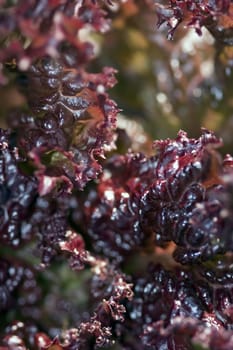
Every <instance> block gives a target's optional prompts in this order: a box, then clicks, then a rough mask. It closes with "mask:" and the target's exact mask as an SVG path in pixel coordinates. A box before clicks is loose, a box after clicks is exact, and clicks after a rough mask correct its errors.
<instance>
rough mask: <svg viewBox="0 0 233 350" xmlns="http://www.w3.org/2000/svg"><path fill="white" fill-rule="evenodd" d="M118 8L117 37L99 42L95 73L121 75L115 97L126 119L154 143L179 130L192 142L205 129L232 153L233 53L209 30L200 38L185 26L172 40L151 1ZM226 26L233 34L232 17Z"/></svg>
mask: <svg viewBox="0 0 233 350" xmlns="http://www.w3.org/2000/svg"><path fill="white" fill-rule="evenodd" d="M163 3H164V2H163ZM114 6H115V7H114V10H115V11H112V12H111V16H112V29H111V31H109V32H108V33H106V35H105V36H102V37H101V38H96V37H95V39H96V52H97V59H96V61H95V67H94V68H96V69H99V68H100V67H102V66H105V65H107V66H112V67H114V68H116V69H117V70H118V75H117V79H118V84H117V85H116V86H115V88H114V89H113V90H112V91H111V95H112V97H113V98H114V99H115V100H116V102H117V103H118V105H119V107H120V108H121V109H122V111H123V114H124V115H125V116H127V117H128V118H130V120H134V121H137V122H138V123H139V124H142V125H143V127H144V128H145V130H146V131H147V133H148V134H149V135H150V136H151V137H152V138H153V139H158V138H167V137H174V136H175V135H176V134H177V132H178V130H179V129H183V130H185V131H187V132H188V134H189V135H190V137H198V136H199V134H200V128H201V127H205V128H208V129H211V130H214V131H215V132H216V133H217V134H218V135H219V136H221V137H223V139H224V149H223V151H224V152H230V151H231V149H232V142H233V141H232V132H233V80H232V78H233V47H232V46H230V45H229V46H228V45H225V44H222V43H221V41H220V40H215V39H214V37H213V36H212V35H211V34H210V33H209V31H208V30H206V29H205V28H204V29H203V30H202V35H201V36H198V35H197V33H196V32H195V30H194V29H192V28H191V29H190V28H185V26H183V25H181V26H179V28H177V30H176V31H175V34H174V37H173V40H168V39H167V32H168V28H167V26H166V25H163V26H162V27H161V28H159V29H158V28H157V27H156V24H157V22H158V18H157V15H156V7H155V5H154V3H153V2H152V1H150V0H149V1H147V0H139V1H134V0H129V1H126V2H122V4H121V6H120V7H119V6H117V3H115V5H114ZM232 18H233V17H232ZM221 20H222V19H221ZM222 21H223V20H222ZM221 25H222V26H223V28H226V29H228V28H229V27H231V29H232V28H233V27H232V20H231V18H230V17H227V18H225V19H224V22H223V23H221ZM127 130H128V129H127Z"/></svg>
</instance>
